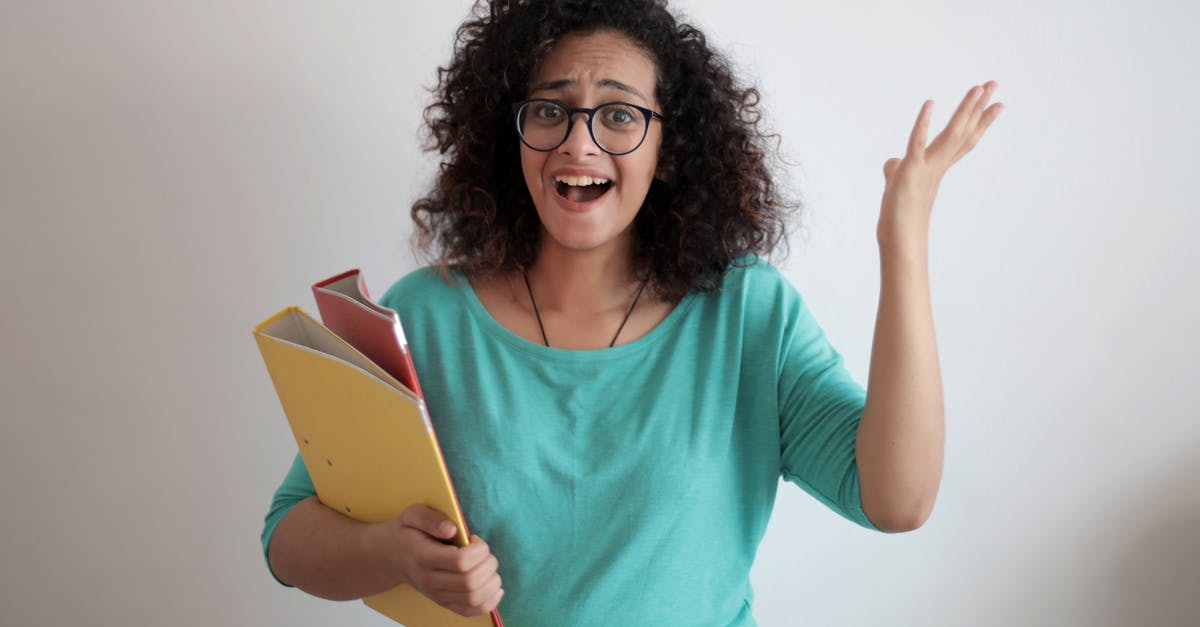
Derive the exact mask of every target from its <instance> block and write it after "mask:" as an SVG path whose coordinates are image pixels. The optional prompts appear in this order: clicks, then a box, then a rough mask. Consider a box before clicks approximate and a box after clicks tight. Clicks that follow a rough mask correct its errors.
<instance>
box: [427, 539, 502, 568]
mask: <svg viewBox="0 0 1200 627" xmlns="http://www.w3.org/2000/svg"><path fill="white" fill-rule="evenodd" d="M471 537H472V538H473V539H474V542H472V543H471V544H468V545H467V546H464V547H456V548H455V549H454V553H453V554H452V555H449V556H448V557H449V559H446V560H444V561H443V562H442V563H440V564H437V565H435V569H436V570H444V571H446V572H450V573H459V574H462V573H468V572H471V571H472V570H474V569H475V567H476V566H478V565H479V564H480V562H483V561H484V560H486V559H487V558H488V557H490V556H491V555H492V549H491V547H489V546H488V544H487V542H484V541H483V538H480V537H479V536H471Z"/></svg>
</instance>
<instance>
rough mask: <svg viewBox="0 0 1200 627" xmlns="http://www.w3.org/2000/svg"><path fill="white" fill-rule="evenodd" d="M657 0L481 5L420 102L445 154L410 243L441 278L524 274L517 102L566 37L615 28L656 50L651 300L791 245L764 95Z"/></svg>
mask: <svg viewBox="0 0 1200 627" xmlns="http://www.w3.org/2000/svg"><path fill="white" fill-rule="evenodd" d="M666 4H667V3H666V1H665V0H491V1H490V2H488V1H487V0H478V1H477V2H476V4H475V6H474V8H473V9H472V11H471V14H470V16H469V17H468V19H467V21H466V22H464V23H463V24H462V26H460V27H459V29H458V33H457V36H456V43H455V52H454V56H453V59H452V60H451V62H450V64H449V66H447V67H439V68H438V85H437V87H436V88H435V89H434V93H435V102H434V103H433V104H431V105H429V107H427V108H426V109H425V123H426V125H427V130H428V133H429V135H428V138H429V145H428V146H427V149H428V150H430V151H433V150H437V151H438V152H439V153H440V155H441V159H442V163H441V167H440V170H439V172H438V175H437V179H436V184H435V185H434V187H433V189H432V190H430V192H429V193H428V194H427V195H425V196H424V197H423V198H421V199H419V200H417V201H416V202H415V203H414V204H413V206H412V217H413V220H414V222H415V223H416V226H417V228H416V230H415V231H414V240H415V242H416V245H417V248H418V250H421V251H424V252H426V253H427V254H428V253H429V252H430V250H431V248H436V249H437V253H436V255H432V257H433V259H435V260H436V262H437V264H438V265H439V267H440V268H441V270H442V271H443V275H445V274H446V271H447V269H448V268H449V267H450V266H456V267H458V268H459V269H461V270H462V271H464V272H466V273H468V274H490V273H496V272H505V271H514V270H516V271H523V270H526V269H528V268H529V266H530V265H531V264H532V263H533V261H534V259H535V257H536V254H537V250H538V243H539V238H540V236H541V228H540V221H539V218H538V216H537V212H536V209H535V208H534V206H533V200H532V199H531V197H530V195H529V191H528V188H527V187H526V185H525V180H524V178H523V175H522V172H521V164H520V159H519V139H518V137H517V133H516V129H515V125H514V123H513V121H512V119H511V106H512V103H514V102H517V101H520V100H522V99H523V98H524V97H525V93H526V89H527V87H528V84H529V82H530V80H531V79H532V78H533V76H534V75H535V73H536V71H537V68H538V64H539V62H540V61H541V60H542V59H544V58H545V56H546V54H548V53H549V51H550V50H552V49H553V47H554V44H555V43H556V42H557V41H559V40H561V38H562V37H564V36H565V35H568V34H587V33H594V32H599V31H615V32H618V33H620V34H622V35H624V36H626V37H628V38H629V39H630V40H631V41H633V42H634V43H635V44H637V45H638V46H639V47H641V48H642V49H643V50H644V51H645V52H647V53H648V54H649V55H650V58H651V59H652V60H653V61H654V63H655V66H656V69H657V85H656V87H655V89H656V96H657V99H658V102H659V103H660V104H661V106H662V113H663V115H664V117H665V119H666V124H664V125H663V138H662V145H661V148H660V152H659V166H658V167H659V172H660V175H661V178H656V179H655V180H654V181H653V182H652V184H651V186H650V190H649V192H648V193H647V199H646V201H645V203H644V204H643V206H642V208H641V209H640V210H639V211H638V214H637V217H636V218H635V219H634V222H633V226H632V232H633V234H634V245H633V251H634V252H633V259H632V264H633V269H634V271H635V273H636V274H637V275H638V276H639V278H644V279H646V280H647V281H648V284H649V286H650V289H651V290H652V291H653V292H655V293H656V294H657V295H658V296H659V297H661V298H664V299H667V300H677V299H678V298H681V297H682V296H683V295H684V294H686V293H687V292H689V291H692V290H699V291H712V290H715V289H717V288H718V287H719V285H720V278H721V277H722V276H723V274H724V273H725V271H726V270H727V269H728V268H729V267H730V266H731V265H733V264H735V263H737V262H738V260H739V259H744V258H747V257H746V255H747V254H748V253H755V254H757V255H767V254H770V253H771V252H772V251H774V250H775V249H776V248H777V247H778V246H779V245H780V244H781V243H783V244H785V245H786V230H787V217H788V214H789V213H791V212H793V211H794V210H796V209H797V208H798V205H796V204H794V203H791V202H789V201H788V200H786V199H784V198H782V197H781V194H780V192H779V190H778V189H777V186H776V184H775V182H774V180H773V177H772V174H771V167H770V166H769V164H768V162H767V159H766V156H767V151H766V149H765V148H766V146H765V144H766V142H767V140H768V139H769V137H771V136H768V135H765V134H764V133H763V132H762V131H760V130H759V127H760V121H761V119H762V115H761V112H760V111H759V109H758V104H759V100H760V97H759V92H758V91H757V90H756V89H754V88H752V87H743V86H741V85H739V84H738V83H737V81H736V80H735V79H734V76H733V71H732V69H731V67H730V65H729V63H728V61H726V60H725V58H724V57H723V56H721V55H720V54H719V53H717V52H716V51H714V50H713V49H712V48H711V47H710V46H709V45H708V43H707V41H706V38H705V36H704V34H703V33H701V32H700V31H699V30H697V29H696V28H694V27H692V26H690V25H688V24H684V23H679V22H677V21H676V19H675V18H674V17H673V16H672V15H671V13H670V12H668V10H667V6H666ZM664 179H665V180H664Z"/></svg>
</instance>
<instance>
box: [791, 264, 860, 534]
mask: <svg viewBox="0 0 1200 627" xmlns="http://www.w3.org/2000/svg"><path fill="white" fill-rule="evenodd" d="M780 279H781V281H783V286H782V287H781V292H782V301H783V302H782V303H781V309H782V311H781V313H782V316H783V321H784V325H783V336H782V338H781V346H780V353H779V355H780V363H779V367H778V369H779V408H780V416H779V436H780V474H781V476H783V478H784V479H787V480H788V481H791V482H792V483H795V484H796V485H798V486H800V487H801V488H803V489H804V490H805V491H806V492H808V493H809V494H811V495H812V496H813V497H815V498H816V499H817V500H819V501H821V502H822V503H824V504H825V505H827V506H828V507H829V508H830V509H832V510H833V511H835V512H837V513H838V514H840V515H841V516H843V517H845V518H847V519H849V520H851V521H854V522H856V523H858V524H859V525H862V526H863V527H866V528H868V529H878V528H877V527H876V526H875V525H874V524H872V523H871V521H870V520H869V519H868V518H867V515H866V514H865V513H864V512H863V509H862V499H861V497H860V494H859V475H858V462H857V459H856V455H855V442H856V440H857V434H858V424H859V422H860V421H861V420H862V413H863V408H864V407H865V406H866V398H867V393H866V390H864V389H863V387H862V386H861V385H859V384H858V383H857V382H856V381H855V380H854V378H853V377H852V376H851V375H850V372H849V371H848V370H846V368H845V367H844V366H843V365H842V356H841V355H840V354H839V353H838V352H837V351H836V350H835V349H834V348H833V346H832V345H830V343H829V340H828V339H827V338H826V337H825V332H824V331H823V330H822V329H821V327H820V326H819V325H818V324H817V321H816V320H815V319H814V318H813V316H812V313H811V312H810V311H809V310H808V307H807V306H805V304H804V301H803V299H801V297H800V294H799V293H798V292H796V290H795V288H794V287H792V286H791V284H790V283H787V281H786V279H783V278H782V277H780Z"/></svg>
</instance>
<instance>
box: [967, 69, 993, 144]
mask: <svg viewBox="0 0 1200 627" xmlns="http://www.w3.org/2000/svg"><path fill="white" fill-rule="evenodd" d="M999 86H1000V83H997V82H996V81H988V82H986V83H984V84H983V93H981V94H980V95H979V98H978V99H977V100H976V101H975V106H974V107H972V108H971V118H970V119H969V120H968V121H967V129H968V131H967V133H968V134H970V132H971V130H973V129H974V128H975V125H976V124H978V123H979V120H980V118H981V117H982V116H983V111H984V109H987V106H988V101H989V100H991V99H992V94H995V93H996V89H997V88H998V87H999Z"/></svg>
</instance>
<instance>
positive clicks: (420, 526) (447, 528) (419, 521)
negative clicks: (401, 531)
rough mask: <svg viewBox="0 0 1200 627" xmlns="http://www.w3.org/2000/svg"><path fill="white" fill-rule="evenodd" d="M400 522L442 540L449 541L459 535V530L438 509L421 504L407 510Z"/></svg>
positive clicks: (401, 516)
mask: <svg viewBox="0 0 1200 627" xmlns="http://www.w3.org/2000/svg"><path fill="white" fill-rule="evenodd" d="M400 522H401V523H403V524H404V525H405V526H407V527H412V528H413V529H417V530H420V531H423V532H425V533H426V534H429V535H431V536H433V537H435V538H438V539H441V540H449V539H450V538H453V537H454V534H456V533H458V528H457V527H456V526H455V525H454V523H452V522H450V519H448V518H446V517H445V516H444V515H443V514H442V513H441V512H439V511H437V510H436V509H433V508H432V507H428V506H425V505H422V504H420V503H416V504H413V505H411V506H409V507H407V508H405V510H404V513H403V514H401V515H400Z"/></svg>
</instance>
